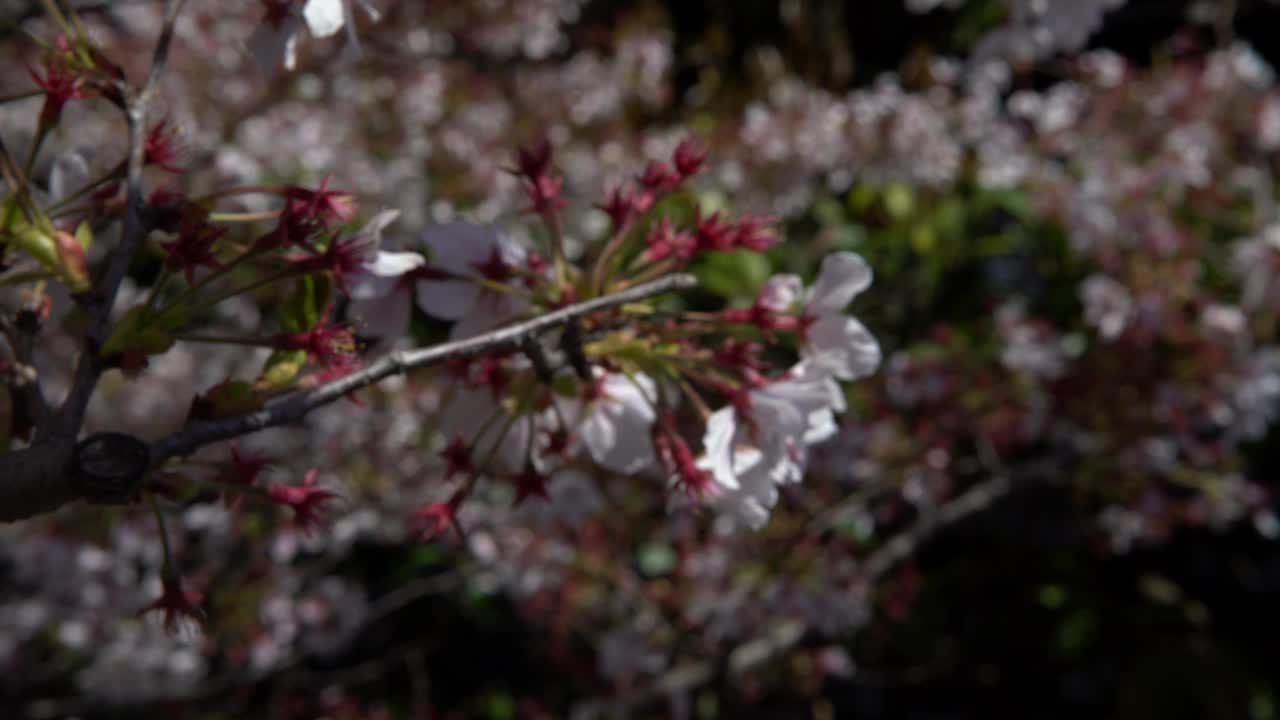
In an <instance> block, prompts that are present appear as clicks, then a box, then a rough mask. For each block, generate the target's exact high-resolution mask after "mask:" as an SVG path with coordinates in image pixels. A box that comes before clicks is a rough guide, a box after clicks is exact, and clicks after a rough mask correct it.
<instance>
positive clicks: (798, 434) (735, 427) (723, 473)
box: [698, 361, 843, 528]
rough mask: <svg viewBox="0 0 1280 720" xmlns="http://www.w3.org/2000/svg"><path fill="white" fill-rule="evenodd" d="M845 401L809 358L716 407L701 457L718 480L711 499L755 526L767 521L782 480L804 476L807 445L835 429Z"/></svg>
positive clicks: (712, 502) (823, 372)
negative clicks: (838, 411) (732, 401)
mask: <svg viewBox="0 0 1280 720" xmlns="http://www.w3.org/2000/svg"><path fill="white" fill-rule="evenodd" d="M833 390H835V391H837V392H836V393H833ZM842 406H843V398H840V397H839V396H838V387H836V386H835V385H834V384H833V382H832V380H831V377H830V375H829V374H828V372H827V371H826V370H825V369H824V368H823V367H821V366H819V365H817V364H815V363H812V362H808V361H805V362H801V363H800V364H798V365H796V366H795V367H794V368H792V369H791V371H790V372H788V373H787V374H786V375H785V376H784V377H783V378H782V379H780V380H776V381H774V382H771V383H768V384H766V385H763V386H761V387H759V388H756V389H753V390H751V391H749V392H748V393H747V396H746V400H745V402H740V403H738V405H737V407H734V406H729V407H725V408H721V409H720V410H717V411H716V412H714V413H712V414H711V416H710V417H709V418H708V419H707V431H706V434H705V436H704V438H703V457H702V458H700V459H699V461H698V467H699V468H701V469H703V470H707V471H709V472H711V474H712V477H713V478H714V479H715V490H714V491H713V493H712V495H711V496H710V497H709V500H710V502H711V504H712V505H713V506H714V507H716V508H717V509H718V510H720V511H721V512H725V513H727V514H729V515H731V516H733V517H736V518H737V519H739V520H741V521H743V522H744V523H745V524H746V525H748V526H750V527H753V528H758V527H761V526H763V524H764V523H765V522H766V521H767V519H768V511H769V510H770V509H772V508H773V506H774V505H775V504H777V497H778V495H777V486H778V485H782V484H787V483H795V482H799V481H800V480H801V479H802V478H803V476H804V469H805V465H806V464H807V462H808V446H809V445H812V444H815V443H818V442H821V441H823V440H825V439H827V438H829V437H831V435H832V434H834V433H835V430H836V426H835V416H834V410H836V409H837V408H839V407H842Z"/></svg>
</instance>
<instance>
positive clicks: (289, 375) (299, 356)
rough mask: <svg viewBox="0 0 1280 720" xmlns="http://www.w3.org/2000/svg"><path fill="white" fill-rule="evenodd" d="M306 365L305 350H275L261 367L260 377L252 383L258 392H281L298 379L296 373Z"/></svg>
mask: <svg viewBox="0 0 1280 720" xmlns="http://www.w3.org/2000/svg"><path fill="white" fill-rule="evenodd" d="M306 365H307V352H306V351H305V350H277V351H275V352H273V353H271V357H269V358H267V362H266V363H265V364H264V365H263V366H262V375H261V376H259V377H258V381H257V382H256V383H254V387H255V388H256V389H257V390H259V391H274V390H281V389H284V388H286V387H288V386H289V384H290V383H292V382H293V381H294V379H295V378H297V377H298V373H300V372H302V369H303V368H304V367H306Z"/></svg>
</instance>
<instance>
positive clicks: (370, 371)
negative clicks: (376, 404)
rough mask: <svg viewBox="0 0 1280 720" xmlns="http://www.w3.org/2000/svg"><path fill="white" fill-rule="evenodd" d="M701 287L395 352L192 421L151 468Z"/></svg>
mask: <svg viewBox="0 0 1280 720" xmlns="http://www.w3.org/2000/svg"><path fill="white" fill-rule="evenodd" d="M695 285H697V279H696V278H694V277H693V276H692V275H685V274H676V275H668V276H666V277H662V278H658V279H657V280H653V281H651V282H647V283H642V284H640V285H636V286H634V287H630V288H627V289H626V290H622V291H621V292H617V293H614V294H612V295H602V296H600V297H597V298H592V299H590V300H586V301H584V302H580V303H576V304H573V305H568V306H565V307H563V308H560V309H559V310H553V311H551V312H549V313H547V314H545V315H540V316H538V317H535V318H532V319H529V320H525V321H524V322H519V323H514V324H512V325H507V326H505V327H501V328H498V329H497V330H492V331H490V332H487V333H483V334H481V335H477V336H475V337H471V338H467V339H465V340H454V341H452V342H446V343H441V344H439V345H433V346H431V347H426V348H418V349H416V350H409V351H407V352H400V351H397V352H392V353H389V354H388V355H386V356H384V357H382V358H381V359H379V360H377V361H376V362H374V363H373V364H371V365H369V366H368V367H366V368H365V369H363V370H361V371H359V372H354V373H352V374H350V375H347V376H345V377H342V378H339V379H337V380H334V381H333V382H330V383H328V384H326V385H322V386H320V387H318V388H316V389H314V390H311V391H309V392H305V393H302V394H300V395H294V396H291V397H289V398H286V399H284V400H280V401H279V402H277V403H275V404H273V405H270V406H268V407H267V408H264V409H262V410H259V411H257V412H254V413H249V414H247V415H241V416H239V417H234V418H228V419H225V420H204V421H197V422H193V423H191V424H190V425H188V426H187V427H185V428H183V429H182V430H181V431H180V432H177V433H174V434H173V435H170V436H169V437H166V438H164V439H162V440H159V441H158V442H156V443H155V444H154V445H152V447H151V462H152V464H153V465H157V464H159V463H162V462H164V461H165V460H167V459H168V458H171V457H175V456H182V455H188V454H190V453H192V452H194V451H195V450H197V449H199V448H200V447H202V446H204V445H208V444H210V443H214V442H218V441H220V440H230V439H231V438H234V437H239V436H241V435H248V434H249V433H253V432H257V431H259V430H263V429H265V428H269V427H275V426H279V425H288V424H291V423H296V422H298V421H300V420H302V418H303V417H305V416H306V414H307V413H309V412H311V411H312V410H314V409H316V408H318V407H320V406H321V405H327V404H329V403H331V402H333V401H335V400H337V399H339V398H341V397H344V396H346V395H347V394H349V393H351V392H353V391H355V390H359V389H360V388H363V387H367V386H369V385H372V384H373V383H376V382H378V381H379V380H382V379H384V378H387V377H390V376H392V375H398V374H401V373H404V372H407V371H409V370H412V369H415V368H421V367H426V366H428V365H435V364H438V363H441V362H447V361H449V360H455V359H458V358H465V357H471V356H474V355H479V354H482V353H489V352H497V351H503V350H518V349H519V348H520V345H521V343H522V341H524V340H525V339H527V338H530V337H536V336H537V335H539V334H541V333H544V332H546V331H548V330H550V329H552V328H556V327H560V326H562V325H564V324H565V323H568V322H570V321H573V320H576V319H578V318H581V317H584V316H586V315H590V314H591V313H594V312H599V311H601V310H606V309H608V308H612V307H617V306H619V305H624V304H626V303H629V302H635V301H637V300H642V299H644V298H647V297H652V296H654V295H660V294H662V293H665V292H670V291H672V290H681V289H687V288H691V287H694V286H695Z"/></svg>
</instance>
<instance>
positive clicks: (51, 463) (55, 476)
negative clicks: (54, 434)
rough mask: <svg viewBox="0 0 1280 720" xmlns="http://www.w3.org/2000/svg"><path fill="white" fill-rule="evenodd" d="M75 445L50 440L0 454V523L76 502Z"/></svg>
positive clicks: (77, 495)
mask: <svg viewBox="0 0 1280 720" xmlns="http://www.w3.org/2000/svg"><path fill="white" fill-rule="evenodd" d="M75 457H76V446H75V443H74V442H72V441H70V440H67V439H64V438H51V439H49V440H45V441H43V442H40V443H37V444H35V445H32V446H31V447H29V448H23V449H21V450H14V451H11V452H7V453H4V454H2V455H0V521H3V522H13V521H15V520H22V519H25V518H29V517H32V516H34V515H40V514H43V513H47V512H52V511H54V510H57V509H58V508H60V507H62V506H63V505H66V504H67V503H69V502H71V501H73V500H75V499H77V498H78V497H79V494H78V493H77V491H76V489H75V483H74V477H75V475H74V463H75Z"/></svg>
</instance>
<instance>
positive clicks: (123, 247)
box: [56, 0, 186, 436]
mask: <svg viewBox="0 0 1280 720" xmlns="http://www.w3.org/2000/svg"><path fill="white" fill-rule="evenodd" d="M185 2H186V0H168V1H167V2H166V3H165V13H164V25H163V27H162V29H161V31H160V38H159V39H158V40H157V41H156V49H155V53H154V55H153V56H152V60H151V69H150V71H149V72H148V73H147V80H146V82H145V83H144V84H143V86H142V90H141V91H140V92H138V93H137V94H136V95H133V96H132V97H129V95H128V94H126V97H127V98H128V99H127V101H126V111H125V117H126V119H127V121H128V126H129V156H128V161H127V162H128V165H127V167H128V170H127V175H126V177H127V181H126V182H127V188H128V191H127V196H126V201H125V214H124V225H123V227H122V229H121V231H120V242H119V243H118V244H117V245H116V247H115V248H114V249H113V250H112V251H111V254H110V255H109V256H108V257H107V261H106V266H105V267H104V268H103V270H102V272H101V274H100V275H99V277H98V280H97V282H96V283H95V284H94V288H93V291H92V293H91V295H90V297H89V308H88V310H89V316H90V322H89V328H88V330H87V331H86V332H85V337H84V342H83V343H82V345H81V350H80V361H79V362H78V363H77V364H76V370H75V376H74V377H75V379H74V380H73V381H72V385H71V391H70V392H69V393H68V394H67V399H66V402H64V403H63V405H62V408H61V410H60V411H59V417H58V423H57V424H58V427H57V428H56V430H57V431H58V432H59V433H60V434H62V435H66V436H75V435H76V434H77V433H78V432H79V430H80V424H81V422H82V420H83V418H84V413H85V409H86V408H87V407H88V405H89V398H91V397H92V396H93V391H94V388H95V387H96V386H97V384H98V378H99V376H101V375H102V372H103V370H104V369H105V366H104V364H103V362H102V358H101V356H100V354H99V349H100V348H101V347H102V344H103V343H104V342H105V341H106V339H107V334H108V331H109V330H110V325H111V309H112V306H114V305H115V299H116V293H117V292H118V291H119V289H120V283H121V281H123V280H124V276H125V273H126V272H127V271H128V269H129V261H130V260H131V259H132V258H133V253H134V251H135V250H136V249H137V248H138V245H139V244H140V243H141V242H142V239H143V238H144V237H145V236H146V234H147V228H146V225H145V224H144V223H143V221H142V213H143V209H144V205H145V199H144V197H143V194H142V166H143V163H144V161H145V160H146V134H147V111H148V109H149V108H150V105H151V100H152V97H153V96H154V94H155V92H156V90H157V87H158V85H159V81H160V75H161V73H162V72H163V71H164V66H165V63H166V61H167V60H168V58H169V46H170V43H171V42H172V40H173V29H174V25H175V24H176V21H177V17H178V13H179V12H180V11H181V10H182V6H183V5H184V4H185Z"/></svg>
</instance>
